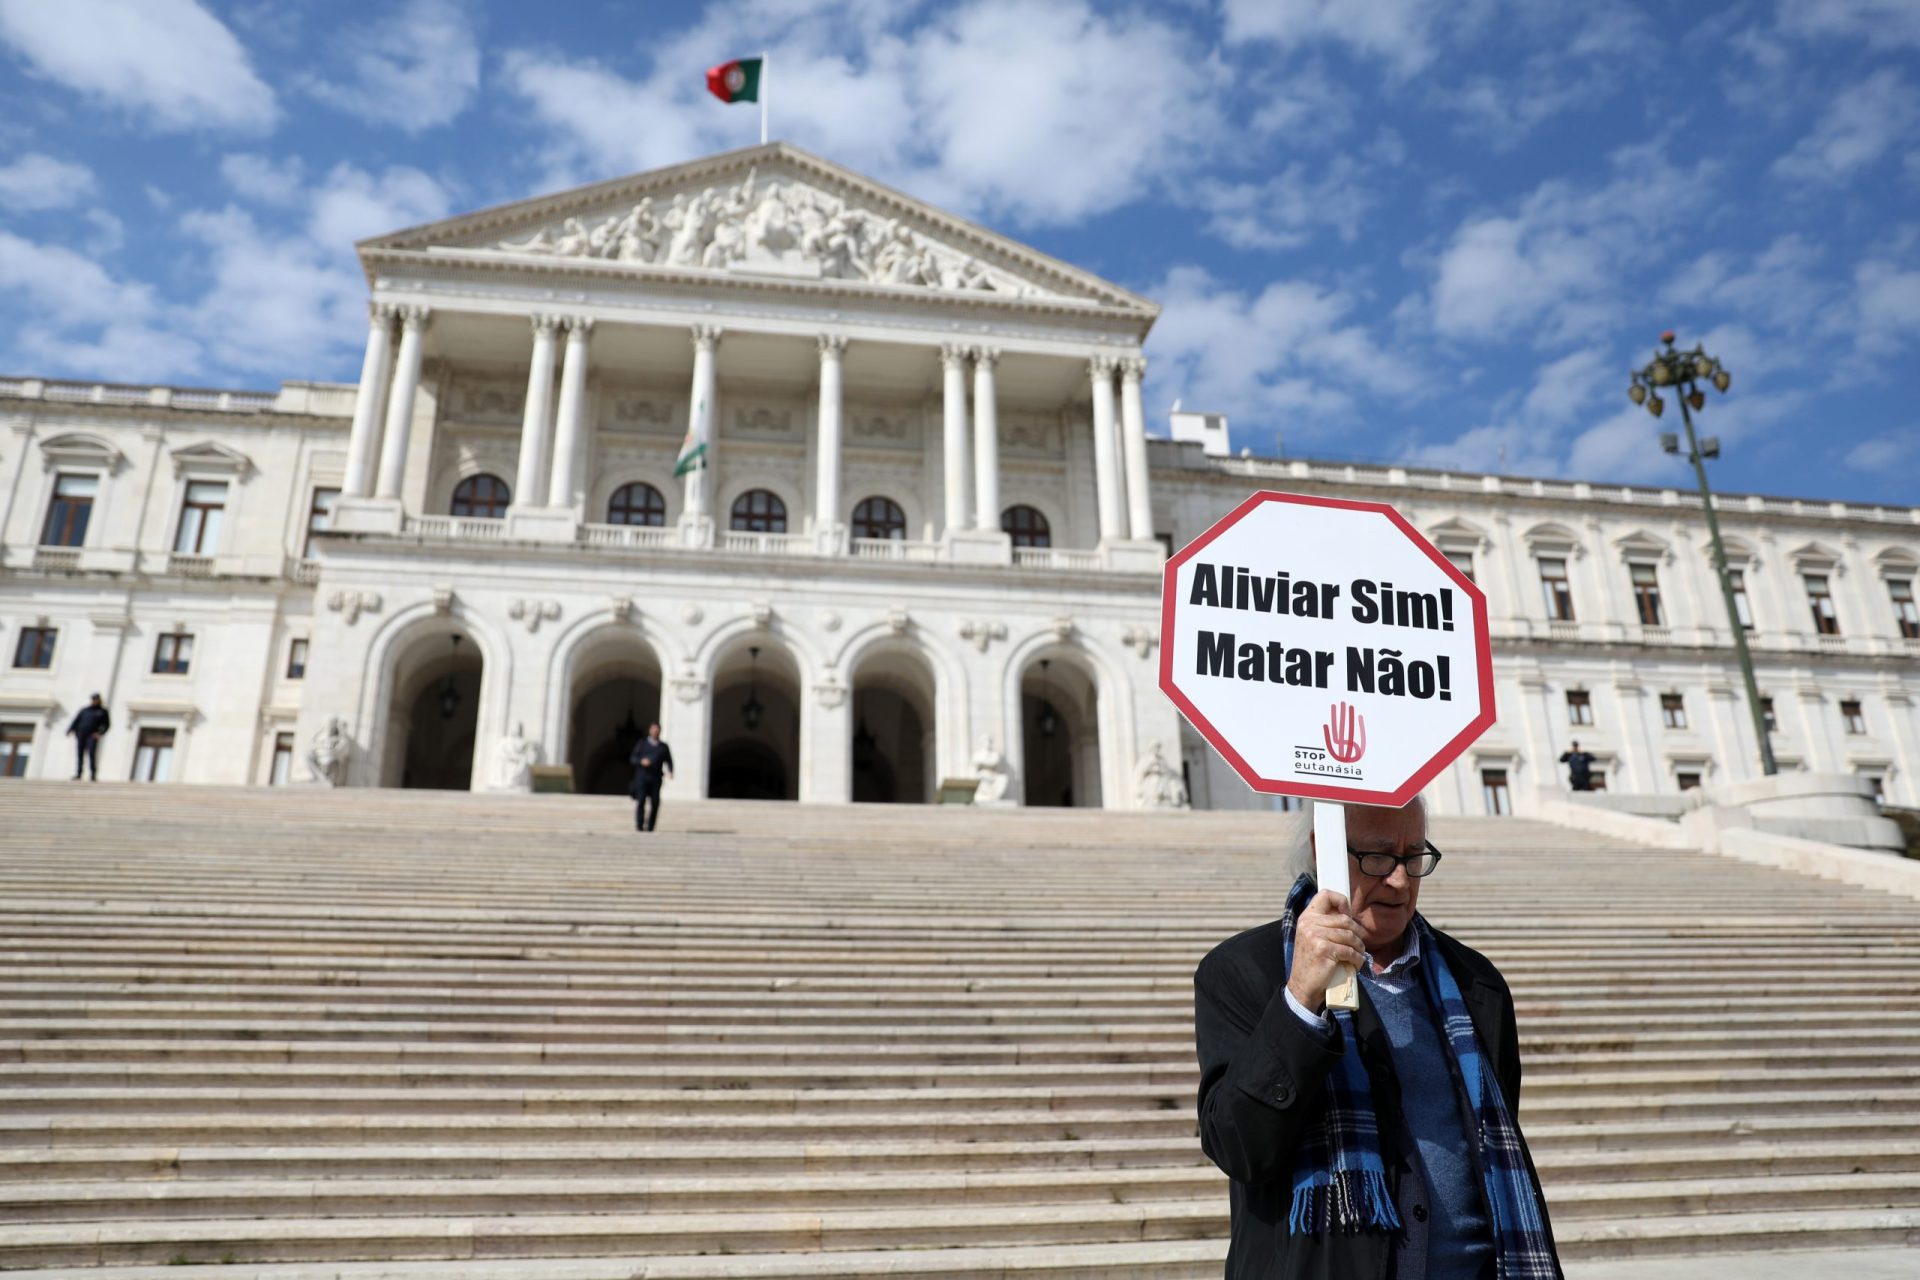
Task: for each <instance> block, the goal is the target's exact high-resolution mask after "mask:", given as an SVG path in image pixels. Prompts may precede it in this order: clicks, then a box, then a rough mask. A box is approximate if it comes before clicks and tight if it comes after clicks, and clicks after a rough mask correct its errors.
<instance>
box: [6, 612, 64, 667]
mask: <svg viewBox="0 0 1920 1280" xmlns="http://www.w3.org/2000/svg"><path fill="white" fill-rule="evenodd" d="M29 636H31V637H34V642H33V653H32V657H34V658H35V659H44V661H34V662H25V661H22V659H23V658H25V657H27V656H28V653H27V638H28V637H29ZM59 648H60V628H58V627H49V626H42V625H41V624H39V623H32V624H30V625H28V626H24V627H21V628H20V634H19V635H17V636H15V637H14V641H13V669H14V670H15V671H51V670H53V660H54V655H55V654H56V653H58V652H59Z"/></svg>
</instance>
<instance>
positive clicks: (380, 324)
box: [367, 298, 399, 329]
mask: <svg viewBox="0 0 1920 1280" xmlns="http://www.w3.org/2000/svg"><path fill="white" fill-rule="evenodd" d="M398 311H399V308H397V307H395V306H394V305H393V304H392V303H391V302H375V301H374V300H373V299H372V298H368V299H367V327H368V328H371V329H383V328H385V327H387V326H388V325H390V324H392V323H393V317H394V316H395V315H396V314H397V313H398Z"/></svg>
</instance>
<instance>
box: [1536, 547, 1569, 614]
mask: <svg viewBox="0 0 1920 1280" xmlns="http://www.w3.org/2000/svg"><path fill="white" fill-rule="evenodd" d="M1540 594H1541V596H1542V597H1544V598H1545V600H1546V602H1547V617H1548V618H1550V619H1552V620H1553V621H1555V622H1572V621H1573V584H1572V583H1571V582H1568V581H1567V562H1566V560H1564V559H1562V558H1559V557H1548V556H1542V557H1541V558H1540Z"/></svg>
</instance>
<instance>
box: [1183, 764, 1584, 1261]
mask: <svg viewBox="0 0 1920 1280" xmlns="http://www.w3.org/2000/svg"><path fill="white" fill-rule="evenodd" d="M1308 829H1309V830H1311V829H1312V819H1311V816H1310V815H1309V818H1308ZM1439 864H1440V851H1439V850H1437V849H1435V848H1434V847H1433V845H1432V844H1431V843H1429V842H1428V840H1427V819H1426V806H1425V804H1424V803H1423V802H1422V801H1420V800H1417V799H1416V800H1415V801H1414V802H1413V803H1412V804H1410V805H1408V806H1407V807H1406V808H1404V809H1379V808H1366V807H1361V806H1354V807H1352V808H1349V809H1348V810H1347V871H1348V875H1349V876H1350V878H1351V884H1352V888H1353V894H1352V897H1351V900H1349V899H1348V898H1345V897H1342V896H1341V895H1339V894H1337V893H1331V892H1324V893H1323V892H1316V891H1315V885H1314V883H1313V879H1312V877H1311V876H1310V875H1302V876H1301V877H1300V878H1299V879H1298V880H1297V881H1295V882H1294V886H1293V890H1292V892H1291V893H1290V894H1289V895H1288V897H1287V903H1286V911H1285V914H1283V915H1282V916H1281V918H1280V919H1278V920H1276V921H1274V922H1273V923H1271V924H1265V925H1261V926H1260V927H1259V928H1256V929H1250V930H1248V931H1247V932H1245V933H1242V934H1238V935H1236V936H1234V937H1232V938H1229V939H1227V940H1226V941H1225V942H1223V943H1221V944H1220V945H1219V946H1217V947H1215V948H1214V949H1213V951H1212V952H1211V953H1209V954H1208V956H1207V958H1206V959H1205V960H1203V961H1201V963H1200V967H1199V969H1198V970H1197V971H1196V972H1195V973H1194V975H1193V985H1194V1036H1195V1040H1196V1041H1197V1044H1198V1049H1199V1056H1200V1145H1201V1146H1202V1147H1203V1148H1204V1149H1205V1150H1206V1153H1207V1155H1208V1156H1209V1157H1210V1158H1211V1159H1212V1160H1213V1162H1214V1163H1215V1164H1217V1165H1219V1166H1220V1168H1221V1169H1222V1170H1223V1171H1224V1172H1225V1173H1226V1174H1227V1176H1228V1177H1230V1178H1231V1179H1233V1182H1232V1190H1231V1202H1232V1212H1233V1240H1232V1244H1231V1245H1230V1247H1229V1249H1228V1253H1227V1269H1226V1274H1227V1276H1228V1280H1261V1278H1264V1277H1274V1278H1275V1280H1281V1278H1284V1280H1295V1278H1296V1277H1315V1278H1320V1277H1324V1278H1326V1280H1386V1278H1387V1277H1393V1278H1394V1280H1422V1278H1424V1280H1493V1278H1494V1277H1495V1276H1496V1275H1497V1276H1498V1277H1499V1278H1500V1280H1557V1278H1558V1277H1559V1276H1560V1274H1561V1272H1560V1264H1559V1261H1558V1259H1557V1257H1556V1255H1555V1253H1554V1246H1553V1233H1552V1229H1551V1227H1550V1226H1549V1225H1548V1222H1547V1206H1546V1200H1545V1198H1544V1197H1543V1196H1542V1195H1541V1194H1540V1181H1539V1179H1538V1177H1536V1176H1535V1174H1534V1171H1533V1159H1532V1157H1531V1156H1530V1155H1529V1154H1528V1153H1527V1147H1526V1142H1525V1141H1524V1139H1522V1138H1521V1136H1520V1129H1519V1126H1518V1125H1517V1123H1516V1122H1515V1119H1514V1116H1515V1114H1516V1112H1517V1111H1518V1109H1519V1102H1520V1046H1519V1039H1518V1035H1517V1033H1516V1031H1515V1027H1514V1016H1513V997H1512V995H1511V994H1510V993H1509V992H1508V990H1507V984H1506V981H1505V980H1504V979H1503V978H1501V976H1500V971H1499V970H1498V969H1496V968H1494V967H1493V964H1492V963H1491V962H1490V961H1488V960H1487V959H1486V957H1484V956H1482V955H1481V954H1479V953H1478V952H1477V951H1473V950H1471V949H1470V948H1468V947H1465V946H1462V945H1461V944H1460V943H1458V942H1456V941H1454V940H1453V939H1452V938H1450V937H1448V936H1447V935H1446V934H1444V933H1442V932H1440V931H1439V930H1437V929H1435V928H1433V927H1432V926H1431V925H1429V924H1428V923H1427V922H1426V920H1425V919H1424V918H1423V917H1422V916H1420V915H1419V913H1418V912H1417V911H1415V909H1414V908H1415V905H1416V904H1417V903H1418V902H1419V899H1420V884H1421V881H1422V880H1423V879H1424V878H1425V877H1426V876H1427V875H1429V874H1431V873H1432V872H1433V871H1434V869H1435V868H1436V867H1438V866H1439ZM1342 965H1346V966H1350V967H1352V968H1354V969H1356V970H1358V971H1359V975H1360V1008H1359V1010H1358V1011H1357V1012H1354V1013H1348V1012H1346V1011H1344V1010H1329V1009H1328V1008H1327V1007H1326V988H1327V983H1328V981H1329V980H1330V979H1331V978H1332V977H1333V974H1334V972H1335V970H1336V969H1337V968H1339V967H1340V966H1342Z"/></svg>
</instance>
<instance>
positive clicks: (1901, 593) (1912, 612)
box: [1887, 578, 1920, 640]
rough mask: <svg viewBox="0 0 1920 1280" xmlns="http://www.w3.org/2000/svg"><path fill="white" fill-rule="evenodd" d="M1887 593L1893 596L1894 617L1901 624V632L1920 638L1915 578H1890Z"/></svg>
mask: <svg viewBox="0 0 1920 1280" xmlns="http://www.w3.org/2000/svg"><path fill="white" fill-rule="evenodd" d="M1887 594H1888V595H1890V596H1892V597H1893V617H1894V620H1895V621H1896V622H1898V623H1899V624H1900V634H1901V635H1903V636H1905V637H1906V638H1907V639H1909V640H1920V605H1916V604H1915V603H1914V600H1913V579H1911V578H1888V579H1887Z"/></svg>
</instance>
